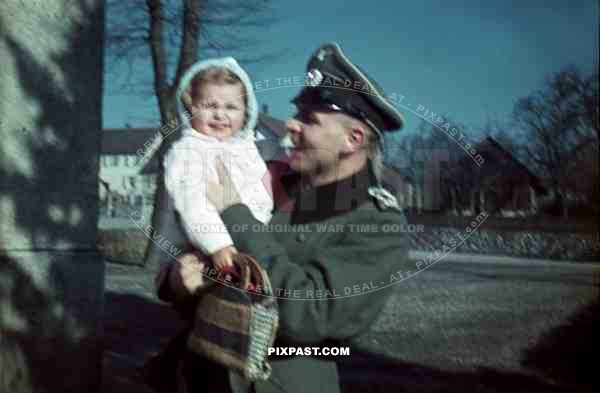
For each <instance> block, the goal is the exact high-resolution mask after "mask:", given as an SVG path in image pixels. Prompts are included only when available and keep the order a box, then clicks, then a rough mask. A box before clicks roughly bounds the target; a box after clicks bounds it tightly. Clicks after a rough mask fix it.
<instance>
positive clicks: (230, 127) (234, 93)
mask: <svg viewBox="0 0 600 393" xmlns="http://www.w3.org/2000/svg"><path fill="white" fill-rule="evenodd" d="M243 94H244V90H243V88H242V85H241V84H239V83H238V84H235V85H230V84H215V83H207V84H205V85H203V86H202V87H200V88H199V89H198V91H197V92H196V96H195V97H194V99H193V105H194V106H195V107H196V108H197V109H198V110H199V111H197V112H196V111H194V113H193V114H192V116H193V117H192V118H191V119H190V123H191V124H192V127H193V128H194V129H195V130H196V131H198V132H200V133H202V134H205V135H210V136H214V137H216V138H218V139H219V140H224V139H227V138H229V137H231V136H233V135H235V134H237V133H238V131H240V130H241V129H242V127H243V126H244V119H245V116H246V104H245V102H246V100H245V97H244V95H243ZM211 98H212V101H209V99H211ZM203 108H204V109H203Z"/></svg>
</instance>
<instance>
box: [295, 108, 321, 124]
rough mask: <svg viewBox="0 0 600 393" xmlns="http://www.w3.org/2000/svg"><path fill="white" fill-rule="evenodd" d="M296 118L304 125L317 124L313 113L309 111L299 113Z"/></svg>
mask: <svg viewBox="0 0 600 393" xmlns="http://www.w3.org/2000/svg"><path fill="white" fill-rule="evenodd" d="M296 118H297V119H298V120H300V121H301V122H303V123H306V124H315V123H316V122H317V117H316V116H315V114H314V112H310V111H299V112H298V113H297V114H296Z"/></svg>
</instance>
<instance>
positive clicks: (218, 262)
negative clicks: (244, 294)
mask: <svg viewBox="0 0 600 393" xmlns="http://www.w3.org/2000/svg"><path fill="white" fill-rule="evenodd" d="M237 253H238V252H237V250H236V249H235V247H233V246H229V247H225V248H222V249H220V250H219V251H217V252H215V253H214V254H212V255H211V258H212V262H213V265H214V267H215V269H216V270H219V271H220V270H223V269H225V268H227V267H232V266H233V256H234V255H235V254H237Z"/></svg>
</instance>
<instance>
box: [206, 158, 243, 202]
mask: <svg viewBox="0 0 600 393" xmlns="http://www.w3.org/2000/svg"><path fill="white" fill-rule="evenodd" d="M217 174H218V175H219V184H216V183H211V182H208V183H207V185H206V195H207V197H208V200H209V201H210V203H212V204H213V206H214V207H215V208H216V209H217V211H218V212H222V211H223V210H225V209H227V208H228V207H229V206H231V205H234V204H236V203H239V202H241V199H240V196H239V195H238V194H237V192H236V191H235V188H234V187H233V182H232V181H231V175H230V174H229V171H228V170H227V168H225V165H224V164H223V161H221V160H218V161H217ZM234 196H235V197H234Z"/></svg>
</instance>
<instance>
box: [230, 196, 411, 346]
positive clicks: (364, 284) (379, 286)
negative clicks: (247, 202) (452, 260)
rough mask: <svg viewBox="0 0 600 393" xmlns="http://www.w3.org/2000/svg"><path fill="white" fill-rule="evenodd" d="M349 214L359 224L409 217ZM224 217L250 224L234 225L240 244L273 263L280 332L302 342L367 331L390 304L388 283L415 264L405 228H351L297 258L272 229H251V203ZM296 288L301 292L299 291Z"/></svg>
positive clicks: (267, 263)
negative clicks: (238, 227) (242, 227)
mask: <svg viewBox="0 0 600 393" xmlns="http://www.w3.org/2000/svg"><path fill="white" fill-rule="evenodd" d="M349 214H355V215H356V220H354V221H353V222H352V224H358V225H360V224H365V225H366V224H368V225H374V224H375V225H377V226H378V227H380V228H381V227H383V226H384V225H386V224H387V225H393V224H396V225H400V224H405V223H406V219H405V217H404V215H403V214H401V213H397V212H393V213H392V212H380V211H377V210H373V211H370V212H359V213H358V214H356V213H355V212H351V213H349ZM353 219H354V218H353ZM223 221H224V222H225V224H226V225H228V226H231V225H236V224H237V225H247V226H246V228H249V230H246V231H237V232H236V231H232V237H233V240H234V242H235V244H236V247H238V249H240V250H241V251H242V252H246V253H248V254H250V255H253V256H254V257H255V258H257V260H259V261H260V262H261V263H262V264H263V266H264V267H265V268H266V269H267V272H268V273H269V277H270V279H271V283H272V286H273V290H274V292H275V295H279V296H282V297H283V298H279V299H278V303H279V312H280V332H279V335H280V336H283V337H287V338H289V339H292V340H294V341H296V342H300V343H317V342H320V341H323V340H325V339H335V340H344V339H349V338H351V337H354V336H356V335H357V334H359V333H361V332H363V331H364V330H366V329H367V328H368V327H369V326H370V325H371V323H372V322H373V321H374V320H375V318H376V317H377V315H378V314H379V312H380V311H381V309H382V308H383V306H384V305H385V302H386V300H387V298H388V297H389V295H390V293H391V289H392V287H390V286H388V285H389V284H390V281H391V280H390V279H391V276H392V275H394V274H396V272H398V271H401V270H406V269H409V270H410V268H411V267H410V265H411V262H410V261H409V260H408V257H407V256H408V250H407V247H406V234H404V233H398V232H390V231H388V232H384V231H382V230H381V229H380V230H379V231H378V232H376V233H375V232H362V233H348V234H345V235H344V236H343V237H342V239H338V240H339V241H338V242H337V244H327V245H326V247H322V248H323V249H321V250H318V251H317V252H316V253H315V256H314V257H313V258H310V259H308V260H306V259H303V260H302V261H301V263H297V262H295V261H294V259H295V257H294V255H289V254H288V252H287V251H286V250H285V249H284V247H283V246H282V245H281V244H279V243H278V242H277V241H276V240H275V239H274V237H273V235H272V233H270V232H269V231H252V230H251V229H252V227H253V226H254V224H256V223H257V221H256V220H255V219H254V218H253V217H252V214H251V212H250V211H249V210H248V208H247V207H246V206H243V205H234V206H231V207H229V208H228V209H226V210H225V211H224V212H223ZM412 268H413V270H415V269H414V266H412ZM392 281H393V280H392ZM396 282H397V280H396ZM386 286H387V287H386ZM384 287H386V288H384ZM366 288H374V289H371V290H366ZM357 289H358V291H357ZM284 291H288V292H287V293H286V292H284ZM294 291H298V292H299V294H300V296H299V297H298V298H294V297H293V294H294ZM317 291H320V294H321V296H323V295H325V294H326V291H328V292H329V294H332V295H333V294H335V295H337V296H333V297H328V298H327V299H323V298H321V299H318V298H317ZM309 294H312V295H313V297H314V298H311V297H310V296H309ZM284 295H285V296H284Z"/></svg>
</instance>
